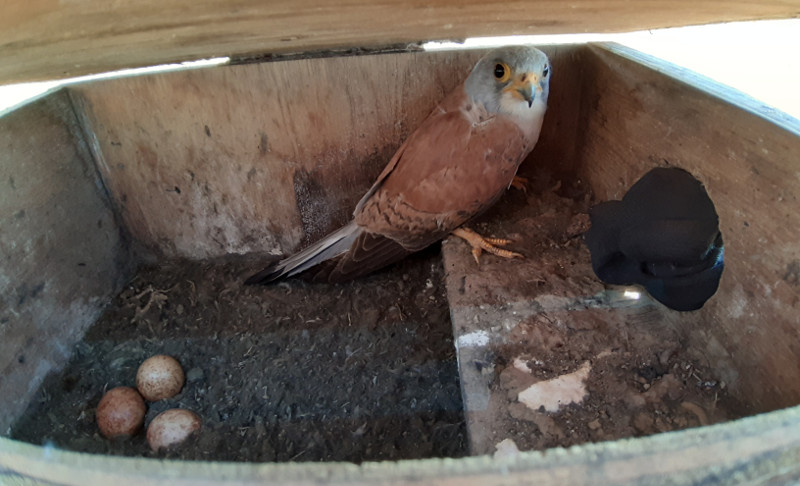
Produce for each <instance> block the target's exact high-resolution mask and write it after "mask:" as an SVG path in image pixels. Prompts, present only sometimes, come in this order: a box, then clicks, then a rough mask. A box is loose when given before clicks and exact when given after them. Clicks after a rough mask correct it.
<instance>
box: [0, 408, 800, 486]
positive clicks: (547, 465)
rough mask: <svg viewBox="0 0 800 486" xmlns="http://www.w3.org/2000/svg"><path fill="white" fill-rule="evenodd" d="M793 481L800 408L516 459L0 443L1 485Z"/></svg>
mask: <svg viewBox="0 0 800 486" xmlns="http://www.w3.org/2000/svg"><path fill="white" fill-rule="evenodd" d="M665 478H669V479H668V480H669V484H671V485H675V486H684V485H686V486H688V485H697V484H724V485H726V486H734V485H740V484H742V485H743V484H748V485H753V484H760V485H767V484H795V483H796V482H797V481H798V480H800V408H798V407H795V408H791V409H788V410H781V411H778V412H773V413H770V414H765V415H760V416H757V417H751V418H747V419H743V420H737V421H735V422H730V423H728V424H725V425H722V426H711V427H702V428H695V429H689V430H684V431H680V432H673V433H670V434H660V435H654V436H649V437H642V438H638V439H629V440H623V441H617V442H601V443H597V444H585V445H581V446H575V447H571V448H569V449H568V450H566V449H558V448H554V449H549V450H547V451H545V452H543V453H542V452H523V453H521V454H520V455H519V456H518V457H507V458H504V459H493V458H492V457H491V456H476V457H467V458H462V459H427V460H415V461H400V462H390V461H385V462H380V463H364V464H361V465H356V464H349V463H289V464H247V463H232V462H228V463H222V462H194V461H178V460H153V459H145V458H134V457H126V458H120V457H114V456H103V455H99V454H84V453H76V452H69V451H64V450H60V449H58V448H50V449H48V450H47V451H45V450H44V448H43V447H39V446H35V445H31V444H25V443H21V442H16V441H11V440H9V439H6V438H3V437H0V482H3V484H6V483H10V484H25V485H36V486H40V485H41V486H44V485H53V484H58V485H62V486H106V485H109V484H114V485H117V486H156V485H163V486H167V485H171V486H190V485H191V486H195V485H208V486H222V485H226V486H233V485H236V486H247V485H253V486H255V485H263V484H265V483H268V484H271V485H275V486H312V485H319V484H327V485H332V486H345V485H347V486H368V485H374V486H379V485H380V486H430V485H434V484H435V485H437V486H529V485H531V484H536V485H539V486H558V485H564V484H569V485H572V486H609V485H626V486H645V485H653V484H664V482H665Z"/></svg>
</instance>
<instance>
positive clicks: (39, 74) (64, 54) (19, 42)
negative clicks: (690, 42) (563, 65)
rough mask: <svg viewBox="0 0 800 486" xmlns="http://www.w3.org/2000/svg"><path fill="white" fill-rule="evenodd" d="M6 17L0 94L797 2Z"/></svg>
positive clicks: (515, 3) (98, 1)
mask: <svg viewBox="0 0 800 486" xmlns="http://www.w3.org/2000/svg"><path fill="white" fill-rule="evenodd" d="M2 11H3V15H2V17H0V52H2V53H3V54H2V63H0V84H5V83H10V82H19V81H32V80H42V79H56V78H64V77H69V76H76V75H82V74H88V73H97V72H105V71H111V70H116V69H120V68H127V67H140V66H148V65H155V64H163V63H167V62H175V61H184V60H191V59H199V58H208V57H214V56H234V57H238V56H242V55H251V54H263V53H269V54H274V53H289V52H306V51H315V50H328V49H336V48H352V47H375V46H387V45H397V44H404V43H415V42H419V41H425V40H440V39H463V38H466V37H477V36H493V35H511V34H553V33H583V32H622V31H633V30H641V29H651V28H657V27H670V26H678V25H693V24H704V23H712V22H726V21H735V20H750V19H774V18H790V17H797V16H798V15H800V2H798V1H797V0H768V1H761V2H759V1H748V2H730V1H722V0H714V1H706V2H697V1H689V0H680V1H665V0H644V1H639V2H618V1H609V0H576V1H571V2H562V1H557V0H543V1H535V2H529V1H521V0H512V1H500V0H491V1H481V2H476V1H469V2H447V1H443V0H436V1H427V2H419V1H407V0H380V1H377V2H372V1H365V0H362V1H359V2H349V3H342V2H333V1H330V0H299V1H287V0H281V1H273V2H259V1H256V0H237V1H234V2H215V1H209V0H202V1H192V2H188V1H186V0H165V1H153V0H138V1H131V2H108V1H103V0H89V1H81V2H75V1H60V2H59V1H55V0H31V1H22V0H8V1H6V2H4V3H3V7H2Z"/></svg>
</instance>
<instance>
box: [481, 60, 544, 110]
mask: <svg viewBox="0 0 800 486" xmlns="http://www.w3.org/2000/svg"><path fill="white" fill-rule="evenodd" d="M551 70H552V69H551V67H550V60H549V59H547V55H545V53H544V52H542V51H540V50H539V49H536V48H535V47H530V46H507V47H501V48H498V49H494V50H492V51H490V52H488V53H487V54H486V55H485V56H483V58H481V60H480V61H478V63H477V64H476V65H475V68H474V69H473V70H472V72H471V73H470V75H469V77H468V78H467V81H466V83H465V87H466V90H467V94H468V95H469V96H470V97H471V98H472V99H473V100H475V101H477V102H480V103H483V105H484V106H485V107H486V109H487V110H488V111H490V112H494V113H517V114H519V115H523V113H524V112H522V110H521V109H522V108H525V109H531V108H539V109H543V108H545V107H546V106H547V95H548V92H549V89H550V75H551V73H550V71H551Z"/></svg>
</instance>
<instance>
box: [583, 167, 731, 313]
mask: <svg viewBox="0 0 800 486" xmlns="http://www.w3.org/2000/svg"><path fill="white" fill-rule="evenodd" d="M589 218H590V220H591V223H592V226H591V228H590V229H589V231H587V232H586V235H585V238H586V245H587V246H588V247H589V252H590V253H591V254H592V269H593V270H594V273H595V274H596V275H597V277H598V278H600V280H602V281H603V282H606V283H609V284H615V285H633V284H638V285H641V286H642V287H644V288H645V290H647V292H648V293H649V294H650V295H651V296H652V297H653V298H655V299H656V300H658V301H659V302H661V303H662V304H664V305H665V306H667V307H669V308H671V309H674V310H677V311H692V310H697V309H700V308H701V307H703V305H704V304H705V303H706V301H707V300H708V299H709V298H711V296H712V295H714V293H715V292H716V291H717V287H718V286H719V279H720V277H721V276H722V270H723V268H724V253H725V250H724V246H723V243H722V233H720V231H719V216H717V211H716V209H715V208H714V203H713V202H712V201H711V198H709V197H708V193H706V190H705V188H704V187H703V184H701V183H700V181H698V180H697V179H695V178H694V176H692V175H691V174H690V173H689V172H687V171H685V170H683V169H678V168H671V167H659V168H656V169H653V170H651V171H650V172H648V173H647V174H645V175H644V176H643V177H642V178H641V179H639V180H638V181H637V182H636V183H635V184H634V185H633V186H631V188H630V189H629V190H628V193H627V194H625V196H624V197H623V198H622V200H621V201H607V202H603V203H600V204H598V205H597V206H594V207H592V208H591V209H590V210H589Z"/></svg>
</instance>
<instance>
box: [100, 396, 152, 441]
mask: <svg viewBox="0 0 800 486" xmlns="http://www.w3.org/2000/svg"><path fill="white" fill-rule="evenodd" d="M144 414H145V405H144V400H142V396H141V395H139V392H137V391H136V390H135V389H133V388H131V387H129V386H118V387H116V388H112V389H111V390H109V391H108V392H106V394H105V395H103V398H101V399H100V403H99V404H98V405H97V413H96V418H97V426H98V427H100V433H101V434H103V435H104V436H105V437H107V438H109V439H113V438H115V437H121V436H130V435H133V434H135V433H136V432H137V431H138V430H139V429H140V428H141V427H142V424H143V423H144Z"/></svg>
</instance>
